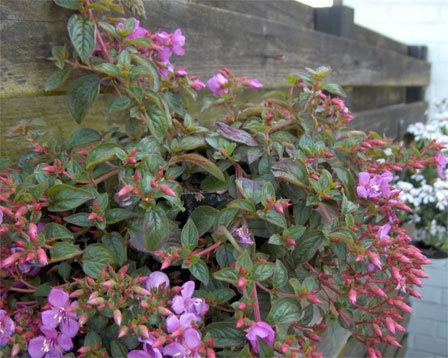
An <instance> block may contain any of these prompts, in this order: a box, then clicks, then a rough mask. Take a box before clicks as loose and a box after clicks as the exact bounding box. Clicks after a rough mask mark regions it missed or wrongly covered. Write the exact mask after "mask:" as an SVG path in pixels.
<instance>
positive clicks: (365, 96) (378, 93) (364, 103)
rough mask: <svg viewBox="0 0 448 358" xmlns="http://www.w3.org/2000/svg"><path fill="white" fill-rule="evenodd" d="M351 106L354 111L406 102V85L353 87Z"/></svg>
mask: <svg viewBox="0 0 448 358" xmlns="http://www.w3.org/2000/svg"><path fill="white" fill-rule="evenodd" d="M350 99H351V102H350V108H351V110H352V111H353V112H359V111H366V110H369V109H375V108H381V107H386V106H390V105H393V104H400V103H404V102H406V87H383V86H372V87H369V86H361V87H352V90H351V97H350Z"/></svg>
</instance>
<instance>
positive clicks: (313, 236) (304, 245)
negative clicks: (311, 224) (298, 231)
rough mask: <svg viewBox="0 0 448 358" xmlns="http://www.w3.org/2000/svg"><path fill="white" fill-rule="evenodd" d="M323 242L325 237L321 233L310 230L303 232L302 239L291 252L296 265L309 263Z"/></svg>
mask: <svg viewBox="0 0 448 358" xmlns="http://www.w3.org/2000/svg"><path fill="white" fill-rule="evenodd" d="M324 242H325V236H324V234H323V232H322V231H320V230H310V231H307V232H305V234H304V235H303V236H302V238H301V239H300V240H299V241H297V245H296V247H295V249H294V252H293V257H294V261H295V262H296V263H297V264H303V263H305V262H307V261H309V260H310V259H311V258H312V257H313V256H314V254H315V253H316V252H317V250H318V249H319V247H320V246H321V245H322V244H323V243H324Z"/></svg>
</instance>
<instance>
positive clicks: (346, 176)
mask: <svg viewBox="0 0 448 358" xmlns="http://www.w3.org/2000/svg"><path fill="white" fill-rule="evenodd" d="M333 170H334V171H335V172H336V175H337V176H338V179H339V180H340V181H341V183H342V185H343V187H344V192H345V195H346V196H347V197H348V198H349V199H350V200H352V201H355V200H356V193H355V188H356V181H355V178H354V177H353V174H352V173H351V172H350V171H349V170H347V169H345V168H342V167H333Z"/></svg>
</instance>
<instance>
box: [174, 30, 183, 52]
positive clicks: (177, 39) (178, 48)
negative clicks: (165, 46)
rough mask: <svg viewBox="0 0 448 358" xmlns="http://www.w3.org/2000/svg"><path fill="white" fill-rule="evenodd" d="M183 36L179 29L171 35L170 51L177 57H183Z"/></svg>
mask: <svg viewBox="0 0 448 358" xmlns="http://www.w3.org/2000/svg"><path fill="white" fill-rule="evenodd" d="M184 45H185V36H184V35H183V34H182V31H181V29H177V30H175V31H174V32H173V34H172V35H171V49H172V50H173V52H174V53H175V54H176V55H177V56H183V55H185V49H184Z"/></svg>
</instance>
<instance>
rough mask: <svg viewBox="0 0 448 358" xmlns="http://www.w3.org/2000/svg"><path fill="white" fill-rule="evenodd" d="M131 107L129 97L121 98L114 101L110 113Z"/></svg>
mask: <svg viewBox="0 0 448 358" xmlns="http://www.w3.org/2000/svg"><path fill="white" fill-rule="evenodd" d="M130 106H131V99H130V98H129V97H128V96H121V97H117V98H115V99H114V101H113V102H112V104H111V105H110V107H109V112H110V113H112V112H119V111H124V110H125V109H128V108H129V107H130Z"/></svg>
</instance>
